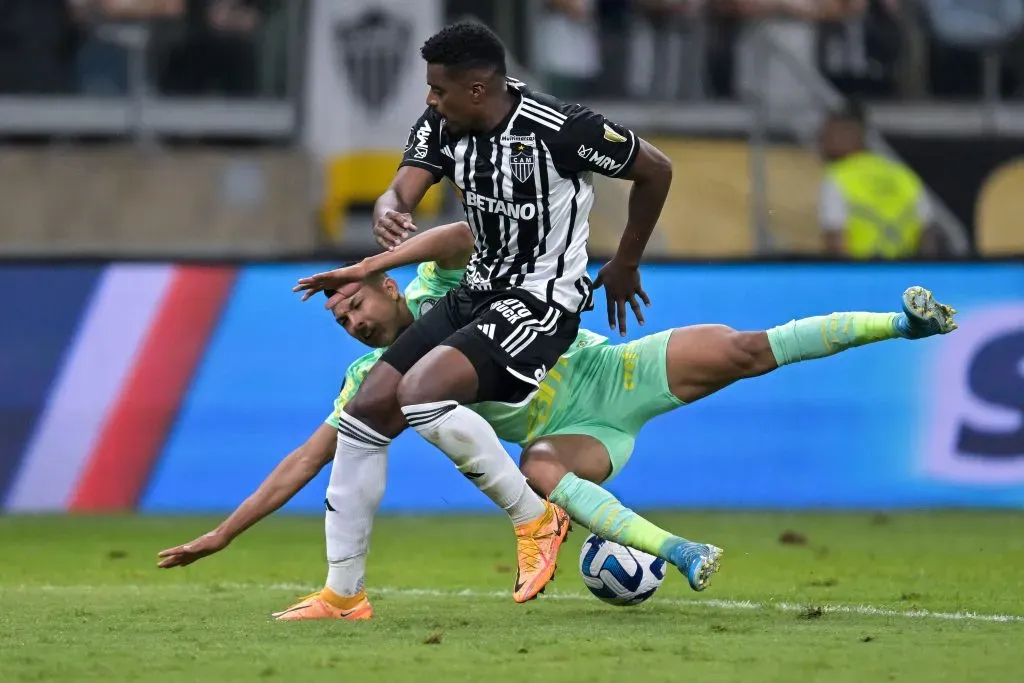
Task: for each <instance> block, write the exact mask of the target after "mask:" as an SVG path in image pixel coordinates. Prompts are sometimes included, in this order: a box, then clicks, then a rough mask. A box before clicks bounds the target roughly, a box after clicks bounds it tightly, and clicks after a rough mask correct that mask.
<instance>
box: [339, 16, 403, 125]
mask: <svg viewBox="0 0 1024 683" xmlns="http://www.w3.org/2000/svg"><path fill="white" fill-rule="evenodd" d="M412 31H413V27H412V24H411V23H410V22H408V21H405V20H402V19H401V18H399V17H396V16H394V15H393V14H390V13H388V12H386V11H384V10H381V9H373V10H370V11H368V12H366V13H364V14H362V15H360V16H359V17H358V18H356V19H355V20H353V21H347V22H338V24H337V25H336V26H335V27H334V54H335V60H336V65H337V68H338V70H339V72H340V73H344V74H345V75H346V76H347V80H348V82H349V83H350V84H351V87H352V89H353V90H354V91H355V94H356V95H357V96H358V98H359V99H360V100H361V101H362V102H363V104H365V105H366V107H367V108H368V109H370V110H371V111H374V112H379V111H380V110H381V109H383V107H384V105H385V103H387V101H388V100H389V99H391V96H392V95H394V93H395V90H396V89H397V87H398V84H399V76H400V75H401V73H402V70H403V69H404V67H405V62H406V61H407V60H408V58H409V47H410V41H411V39H412Z"/></svg>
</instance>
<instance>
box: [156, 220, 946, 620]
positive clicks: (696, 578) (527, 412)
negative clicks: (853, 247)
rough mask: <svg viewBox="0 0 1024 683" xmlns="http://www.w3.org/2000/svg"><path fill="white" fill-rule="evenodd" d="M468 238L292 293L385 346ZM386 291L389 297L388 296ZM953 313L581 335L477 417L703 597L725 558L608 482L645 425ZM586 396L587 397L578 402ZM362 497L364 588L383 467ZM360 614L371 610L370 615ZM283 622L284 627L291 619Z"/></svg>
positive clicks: (612, 531)
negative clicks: (613, 339)
mask: <svg viewBox="0 0 1024 683" xmlns="http://www.w3.org/2000/svg"><path fill="white" fill-rule="evenodd" d="M471 239H472V235H471V233H469V229H468V227H467V226H466V225H465V224H463V223H456V224H452V225H448V226H441V227H438V228H434V229H433V230H429V231H427V232H425V233H423V234H422V235H418V236H416V237H414V238H412V239H410V240H409V241H408V242H406V243H404V244H403V245H402V246H400V247H398V248H396V249H395V250H393V251H391V252H388V253H385V254H380V255H378V256H375V257H371V259H367V260H366V261H364V262H363V263H362V264H357V265H356V266H352V267H347V268H341V269H338V270H335V271H331V272H330V273H322V274H319V275H315V276H313V277H311V278H304V279H303V280H300V285H299V286H298V287H296V290H297V291H305V292H306V294H305V295H304V296H305V297H306V298H308V296H310V295H311V294H312V293H315V292H317V291H326V292H327V293H328V295H329V300H328V302H327V304H326V307H327V308H328V309H330V310H331V311H332V312H333V313H334V315H335V318H336V319H337V321H338V322H339V323H340V324H342V325H343V326H344V327H345V329H346V331H347V332H349V334H351V335H352V336H354V337H356V338H359V339H361V340H363V341H364V342H366V343H369V344H371V345H375V346H381V345H383V344H385V343H387V342H388V339H389V337H392V338H393V336H397V333H398V332H399V331H400V330H401V328H402V323H403V321H405V324H406V325H407V324H408V321H409V320H411V318H412V317H413V316H417V315H419V314H421V313H422V312H424V310H425V307H429V306H431V305H432V304H433V303H434V302H435V301H436V300H437V298H438V297H440V296H443V294H444V292H445V290H446V289H448V288H451V287H454V286H455V285H456V284H457V283H458V281H459V278H460V277H461V271H459V270H457V269H449V270H445V269H443V268H439V267H438V266H437V264H436V263H435V262H436V261H441V262H447V263H451V262H453V260H457V255H458V254H459V253H460V250H461V249H464V246H465V243H467V242H468V243H470V244H471ZM453 256H454V258H453ZM422 261H427V263H423V264H422V265H420V266H419V269H418V271H417V278H416V279H415V280H414V281H413V283H412V284H410V286H409V287H408V288H407V289H406V292H405V297H404V298H402V297H401V296H398V295H397V288H396V287H397V286H396V285H395V284H394V281H393V280H390V278H387V276H386V274H385V273H384V271H385V270H386V269H389V268H394V267H397V266H399V265H405V264H409V263H413V262H422ZM372 292H375V293H376V294H371V293H372ZM382 293H383V294H384V295H385V296H383V297H381V296H380V295H381V294H382ZM381 301H384V302H385V303H383V304H381V303H380V302H381ZM387 301H390V302H392V303H390V304H389V303H386V302H387ZM367 302H369V303H367ZM954 313H955V311H954V310H953V309H951V308H949V307H948V306H944V305H942V304H939V303H936V302H935V301H934V299H933V298H932V296H931V293H930V292H928V291H927V290H924V289H922V288H920V287H911V288H910V289H908V290H907V291H906V292H905V293H904V296H903V312H902V313H833V314H831V315H827V316H819V317H814V318H805V319H803V320H796V321H791V322H789V323H786V324H785V325H781V326H779V327H775V328H772V329H771V330H767V331H762V332H737V331H735V330H733V329H731V328H728V327H726V326H723V325H695V326H691V327H684V328H678V329H674V330H666V331H664V332H659V333H656V334H653V335H650V336H647V337H644V338H642V339H639V340H636V341H632V342H629V343H626V344H618V345H611V344H609V343H608V340H607V339H606V338H605V337H603V336H601V335H598V334H595V333H593V332H590V331H588V330H581V331H580V332H579V335H578V336H577V338H576V341H575V343H574V344H573V346H572V347H571V348H570V349H569V351H567V352H566V353H565V354H564V355H563V356H562V357H561V359H560V360H559V361H558V363H557V365H556V367H554V368H553V369H551V370H550V371H549V372H548V376H547V378H546V379H545V380H544V381H543V382H542V383H541V386H540V389H539V390H538V391H537V392H536V393H535V394H534V395H533V396H531V397H530V398H528V399H527V400H526V401H524V402H523V403H521V404H518V405H507V404H498V403H481V404H477V405H475V406H473V409H474V410H475V411H476V412H478V413H479V414H480V415H481V416H483V417H484V418H485V419H486V420H487V421H488V422H489V423H490V424H491V425H492V426H493V427H494V429H495V431H496V432H497V434H498V435H499V436H500V437H501V438H502V439H504V440H506V441H511V442H515V443H518V444H520V445H521V446H522V447H523V452H522V455H521V457H520V468H521V470H522V471H523V473H524V474H525V475H526V476H527V478H528V480H529V482H530V484H531V486H532V487H533V488H535V489H536V490H537V492H538V493H540V494H541V495H543V496H545V497H547V498H548V499H549V500H550V501H551V502H553V503H555V504H556V505H559V506H560V507H562V508H563V509H565V510H566V511H567V512H568V513H569V515H570V516H571V517H572V518H573V519H574V520H576V521H577V522H579V523H580V524H583V525H584V526H586V527H587V528H589V529H590V530H591V531H593V532H594V533H595V534H597V535H598V536H600V537H602V538H605V539H608V540H612V541H615V542H617V543H621V544H623V545H627V546H631V547H633V548H637V549H639V550H643V551H645V552H648V553H650V554H652V555H656V556H658V557H661V558H662V559H665V560H666V561H668V562H670V563H672V564H673V565H675V566H676V567H678V568H679V569H680V571H682V572H683V573H684V574H685V575H686V576H687V579H688V580H689V582H690V585H691V587H692V588H694V589H695V590H703V589H704V588H705V587H706V585H707V582H708V579H709V578H710V576H711V574H712V573H713V572H714V571H716V570H717V568H718V557H719V556H720V554H721V551H720V550H719V549H718V548H715V547H714V546H706V545H705V544H700V543H693V542H690V541H688V540H686V539H684V538H682V537H680V536H677V535H674V534H672V533H670V532H668V531H665V530H663V529H661V528H659V527H658V526H656V525H655V524H653V523H651V522H649V521H648V520H646V519H644V518H643V517H641V516H640V515H638V514H636V513H635V512H633V511H632V510H630V509H628V508H626V507H625V506H623V505H622V504H621V503H620V502H619V501H618V500H616V498H615V497H614V496H613V495H612V494H611V493H609V492H608V491H606V490H605V489H603V488H602V487H601V486H600V484H602V483H606V482H607V481H609V480H610V479H611V478H612V477H614V476H615V475H616V474H618V472H620V471H621V469H622V468H623V467H624V466H625V464H626V462H627V461H628V459H629V457H630V455H631V453H632V449H633V444H634V441H635V439H636V435H637V433H638V432H639V430H640V429H641V428H642V427H643V425H644V424H646V423H647V421H649V420H651V419H652V418H654V417H656V416H658V415H661V414H663V413H666V412H669V411H671V410H674V409H676V408H678V407H680V406H683V405H685V404H687V403H692V402H694V401H696V400H699V399H701V398H703V397H705V396H708V395H710V394H712V393H714V392H716V391H718V390H719V389H721V388H723V387H725V386H727V385H729V384H731V383H733V382H735V381H737V380H739V379H744V378H748V377H756V376H758V375H763V374H766V373H768V372H770V371H772V370H774V369H776V368H778V367H780V366H782V365H787V364H790V363H795V362H799V361H805V360H812V359H816V358H823V357H826V356H831V355H834V354H836V353H839V352H841V351H845V350H847V349H849V348H853V347H856V346H862V345H864V344H869V343H873V342H877V341H883V340H887V339H900V338H902V339H919V338H923V337H928V336H932V335H935V334H946V333H948V332H951V331H952V330H954V329H956V323H955V322H954V320H953V314H954ZM381 353H382V351H381V349H377V350H375V351H373V352H371V353H368V354H367V355H365V356H363V357H362V358H360V359H358V360H357V361H356V362H354V363H353V364H352V365H351V366H350V367H349V369H348V372H347V373H346V376H345V383H344V386H343V387H342V391H341V394H340V395H339V397H338V398H337V400H336V401H335V411H334V413H333V414H332V415H331V416H330V417H329V418H328V419H327V422H326V424H325V425H324V426H329V427H333V428H335V429H336V428H337V425H338V420H337V412H338V411H340V410H341V409H342V407H343V406H344V405H345V403H346V402H347V401H348V400H349V398H351V396H352V395H353V394H354V393H355V391H356V390H357V388H358V385H359V382H360V381H361V379H362V377H363V376H365V374H366V372H368V371H369V368H370V367H371V366H372V365H373V363H374V362H375V361H376V359H377V358H378V357H379V356H380V354H381ZM580 397H586V400H585V401H584V400H579V399H580ZM325 446H326V444H325ZM293 455H294V454H293ZM332 455H333V449H331V448H326V447H325V448H324V450H323V453H322V454H321V458H322V460H321V461H320V466H321V467H322V465H323V464H326V462H328V461H329V460H330V458H331V457H332ZM290 457H292V456H289V458H290ZM313 460H315V458H314V459H313ZM278 469H281V468H280V467H279V468H278ZM310 471H311V472H312V473H311V474H309V476H308V477H307V478H306V479H305V480H304V481H303V480H301V478H299V479H296V480H295V481H294V482H293V483H291V484H290V485H281V484H280V483H278V484H275V485H272V486H271V485H269V482H270V481H271V480H270V479H268V482H265V483H264V484H263V486H261V490H263V489H265V488H269V489H274V490H277V491H281V490H284V489H289V490H290V489H291V488H293V489H294V490H293V491H292V493H291V495H294V493H295V492H297V491H298V490H299V489H301V488H302V486H303V485H305V483H306V482H308V481H309V479H311V478H312V476H314V475H315V474H316V471H319V467H317V468H315V470H313V469H312V468H310ZM275 473H276V471H275ZM271 478H273V475H271ZM368 488H372V489H373V490H374V491H377V490H378V488H379V492H380V493H375V494H374V495H373V496H369V500H368V502H367V503H366V504H365V505H364V508H365V509H364V511H363V513H362V514H351V515H350V516H349V518H350V519H351V520H352V528H353V535H354V536H355V537H358V538H359V539H361V543H360V544H359V550H360V551H361V554H360V555H359V557H358V562H357V564H358V567H357V572H359V575H360V582H359V587H360V591H361V590H362V581H361V579H362V572H364V571H365V556H366V552H367V551H368V538H369V528H370V524H371V523H372V517H373V514H374V513H375V511H376V506H377V504H378V503H379V501H380V495H381V494H382V493H383V471H382V470H381V472H380V473H379V485H378V484H377V483H376V482H373V483H372V485H371V483H370V482H368V481H367V482H363V483H362V484H360V491H365V490H366V489H368ZM291 495H289V496H288V497H289V498H290V497H291ZM278 497H280V496H278ZM285 500H287V498H285ZM283 502H284V501H281V502H278V503H277V504H276V505H274V506H273V507H270V506H269V505H268V504H267V503H266V502H265V501H263V500H261V497H260V491H257V493H255V494H254V495H253V496H252V497H250V499H249V500H248V501H246V503H244V504H243V505H242V507H240V508H239V510H238V511H236V512H235V513H234V514H233V515H232V516H231V517H229V518H228V520H226V521H225V522H224V523H223V524H222V525H221V526H220V527H218V530H215V531H214V532H211V533H210V534H207V535H206V536H203V537H201V538H199V539H197V540H196V541H194V542H193V543H192V544H186V545H185V546H179V547H178V548H173V549H170V550H168V551H164V553H162V554H161V555H162V556H163V557H165V560H164V562H163V563H162V565H161V566H177V565H183V564H188V563H190V562H192V561H194V560H195V559H198V558H199V557H203V556H205V555H206V554H209V553H210V552H216V551H217V550H220V549H221V548H222V547H223V546H224V545H226V543H227V542H228V541H230V539H232V538H234V536H236V535H237V534H238V533H240V532H241V530H244V529H245V528H247V527H248V526H250V525H251V524H253V523H255V521H257V520H258V519H261V518H262V517H263V516H266V515H267V514H270V512H272V511H273V510H274V509H276V507H277V506H279V505H281V504H283ZM247 508H248V509H247ZM211 535H214V536H215V538H217V539H219V540H218V541H217V542H215V543H212V544H211V543H210V542H209V541H206V540H205V539H208V537H210V536H211ZM218 544H219V547H218ZM190 546H191V547H190ZM694 546H699V547H701V548H704V549H705V552H704V553H703V555H702V556H703V557H705V558H706V560H705V561H696V562H695V561H694V555H693V550H692V549H693V547H694ZM707 549H710V552H706V550H707ZM366 604H367V605H368V604H369V603H368V602H366ZM366 613H367V614H372V608H369V609H368V611H367V612H366ZM279 614H281V615H282V617H283V618H286V617H287V610H286V611H285V612H284V613H279ZM332 616H333V618H351V617H349V616H342V615H339V614H333V615H332V614H331V613H329V612H327V613H325V615H324V617H325V618H331V617H332Z"/></svg>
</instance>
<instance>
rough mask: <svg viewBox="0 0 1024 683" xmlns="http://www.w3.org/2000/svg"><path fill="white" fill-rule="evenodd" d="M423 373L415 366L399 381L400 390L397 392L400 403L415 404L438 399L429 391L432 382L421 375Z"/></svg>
mask: <svg viewBox="0 0 1024 683" xmlns="http://www.w3.org/2000/svg"><path fill="white" fill-rule="evenodd" d="M422 374H423V373H421V372H417V370H416V368H415V367H414V368H413V369H412V370H410V371H409V372H408V373H406V375H405V377H403V378H402V381H401V382H399V383H398V390H397V391H396V392H395V396H396V397H397V399H398V405H400V406H415V405H419V404H421V403H430V402H431V401H434V400H437V399H435V398H434V397H433V396H432V395H431V394H430V393H429V387H430V382H428V381H426V380H425V378H423V377H421V375H422Z"/></svg>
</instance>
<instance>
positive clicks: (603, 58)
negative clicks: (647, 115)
mask: <svg viewBox="0 0 1024 683" xmlns="http://www.w3.org/2000/svg"><path fill="white" fill-rule="evenodd" d="M536 2H537V6H538V7H539V10H538V12H539V21H538V22H537V25H536V26H537V28H536V31H535V34H534V36H533V41H532V47H533V65H534V67H535V68H536V69H538V70H540V71H541V72H543V73H544V74H545V75H546V76H547V77H548V80H549V82H550V83H551V88H552V89H553V90H556V91H560V92H561V93H562V94H576V93H579V92H595V91H596V92H597V93H599V94H601V95H604V96H609V97H618V96H629V97H631V98H636V97H643V98H653V99H669V100H672V99H688V98H714V99H722V98H725V99H731V98H734V97H740V96H742V95H743V93H744V90H745V89H747V88H748V87H749V85H750V83H751V81H753V80H754V79H755V78H756V68H757V65H756V62H757V61H758V52H757V50H758V46H757V41H759V40H762V41H763V40H764V38H765V36H770V38H771V39H772V41H773V42H774V43H775V44H777V45H781V46H784V48H785V50H786V52H788V58H790V59H791V60H793V61H794V62H796V63H797V65H798V67H800V68H809V69H814V70H816V71H818V72H819V73H820V74H821V75H822V76H824V77H825V78H827V79H828V80H829V81H831V82H832V83H833V84H834V85H835V86H836V87H838V88H839V89H840V90H841V91H842V92H844V93H846V94H854V95H857V96H859V97H866V98H873V99H923V98H930V97H934V98H945V99H950V98H952V99H960V98H975V97H978V96H981V95H982V94H983V88H984V83H985V81H986V77H985V71H986V70H988V72H989V74H990V76H989V82H990V83H992V84H993V86H994V87H993V89H994V90H995V91H996V93H997V94H998V95H999V96H1001V97H1005V98H1010V97H1021V96H1022V95H1024V0H536Z"/></svg>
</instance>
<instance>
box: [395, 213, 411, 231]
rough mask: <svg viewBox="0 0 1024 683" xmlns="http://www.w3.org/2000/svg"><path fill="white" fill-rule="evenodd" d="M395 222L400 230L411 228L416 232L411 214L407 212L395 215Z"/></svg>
mask: <svg viewBox="0 0 1024 683" xmlns="http://www.w3.org/2000/svg"><path fill="white" fill-rule="evenodd" d="M395 223H397V224H398V226H399V227H400V228H401V229H402V230H411V231H413V232H416V224H415V223H413V222H412V216H410V215H409V214H407V213H400V214H397V215H396V216H395Z"/></svg>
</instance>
